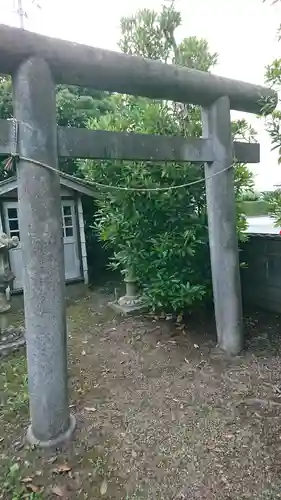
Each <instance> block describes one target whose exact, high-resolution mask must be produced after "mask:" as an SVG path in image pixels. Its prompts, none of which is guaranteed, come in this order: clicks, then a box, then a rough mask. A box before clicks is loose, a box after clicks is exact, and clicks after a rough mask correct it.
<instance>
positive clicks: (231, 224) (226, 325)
mask: <svg viewBox="0 0 281 500" xmlns="http://www.w3.org/2000/svg"><path fill="white" fill-rule="evenodd" d="M202 118H203V136H204V137H207V138H208V139H210V140H211V142H212V146H213V151H214V155H215V158H216V160H215V161H214V162H212V163H207V164H206V166H205V175H206V196H207V208H208V226H209V242H210V253H211V264H212V280H213V293H214V305H215V316H216V326H217V335H218V343H219V346H220V347H221V348H222V349H223V350H224V351H226V352H227V353H228V354H238V353H239V352H240V351H241V349H242V348H243V320H242V306H241V287H240V269H239V257H238V240H237V230H236V206H235V194H234V171H233V168H228V167H229V166H231V165H232V164H233V143H232V138H231V121H230V105H229V99H228V97H221V98H220V99H218V100H217V101H216V102H214V104H212V105H211V106H210V107H209V108H205V109H203V112H202ZM227 168H228V169H227ZM224 169H227V170H225V171H224V172H222V173H219V172H220V171H221V170H224ZM214 174H218V175H214ZM213 175H214V176H213ZM211 176H213V177H211ZM209 177H211V178H209Z"/></svg>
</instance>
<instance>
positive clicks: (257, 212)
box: [241, 200, 268, 217]
mask: <svg viewBox="0 0 281 500" xmlns="http://www.w3.org/2000/svg"><path fill="white" fill-rule="evenodd" d="M241 206H242V210H243V212H244V213H245V215H246V216H247V217H259V216H262V215H268V203H267V202H266V201H265V200H256V201H243V202H242V203H241Z"/></svg>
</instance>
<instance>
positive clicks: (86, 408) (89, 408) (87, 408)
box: [85, 406, 97, 411]
mask: <svg viewBox="0 0 281 500" xmlns="http://www.w3.org/2000/svg"><path fill="white" fill-rule="evenodd" d="M85 410H86V411H97V409H96V408H94V407H92V408H91V407H87V406H86V407H85Z"/></svg>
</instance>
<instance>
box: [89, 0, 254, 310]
mask: <svg viewBox="0 0 281 500" xmlns="http://www.w3.org/2000/svg"><path fill="white" fill-rule="evenodd" d="M180 24H181V15H180V13H179V12H178V11H177V10H176V9H175V6H174V3H173V2H172V3H170V4H169V6H164V7H163V8H162V10H161V12H156V11H154V10H148V9H144V10H139V11H138V12H137V13H136V15H134V16H132V17H130V18H123V19H122V20H121V32H122V38H121V40H120V48H121V49H122V51H123V52H126V53H130V54H137V55H142V56H145V57H150V58H152V59H159V60H161V61H163V62H164V63H170V62H176V63H178V64H181V65H185V66H189V67H193V68H196V69H202V70H205V71H206V70H210V69H211V67H212V66H213V65H214V64H215V63H216V61H217V54H212V53H210V51H209V47H208V44H207V42H206V41H205V40H200V39H197V38H195V37H187V38H185V39H184V40H183V41H182V42H181V43H179V44H177V43H176V38H175V31H176V29H177V28H178V27H179V26H180ZM110 103H111V105H112V111H111V112H109V113H107V114H106V115H104V116H102V117H100V118H94V119H91V120H90V121H89V124H88V126H89V128H91V129H103V130H111V131H120V132H121V131H122V132H138V133H144V134H156V135H157V134H158V135H171V136H177V135H181V136H184V137H187V136H196V137H200V136H201V132H202V130H201V118H200V109H199V108H198V107H196V106H193V105H183V104H180V103H170V102H167V101H159V100H158V101H157V100H154V101H152V100H149V99H145V98H140V97H131V96H126V95H113V96H111V98H110ZM233 131H234V132H235V133H236V134H240V135H244V136H247V137H249V135H251V133H252V131H251V130H250V131H249V129H248V127H247V124H246V122H245V121H243V120H242V121H241V122H240V123H236V124H233ZM81 169H82V171H83V173H84V174H85V175H86V176H87V178H89V179H91V180H93V181H97V182H100V183H104V184H107V185H110V186H112V187H114V186H115V187H116V186H122V187H124V188H129V189H130V188H135V189H140V188H143V187H144V188H146V189H149V188H153V189H155V188H161V189H162V188H163V187H166V188H168V189H167V190H166V191H156V192H155V191H154V192H136V191H133V192H132V191H130V190H127V191H126V190H119V191H118V190H116V189H109V190H107V191H103V193H104V197H103V199H101V200H100V201H99V211H98V213H97V217H96V220H95V225H96V227H97V229H98V231H99V234H100V237H101V239H102V241H104V243H105V244H106V245H108V246H110V247H111V248H113V249H114V251H115V254H114V259H113V263H112V264H113V266H114V267H119V268H121V269H122V270H125V269H127V270H128V269H133V270H134V272H135V274H136V276H137V278H138V280H139V282H140V284H141V287H142V292H143V294H144V295H145V296H146V298H147V300H148V301H149V303H150V305H151V306H152V307H154V308H158V309H159V308H161V309H162V308H163V309H166V310H173V311H181V310H183V309H185V308H187V307H189V308H190V307H191V306H192V305H194V304H196V303H198V302H200V301H202V299H203V298H204V297H207V296H209V295H210V288H211V287H210V281H211V274H210V263H209V250H208V235H207V215H206V200H205V189H204V183H203V182H202V183H197V184H193V185H190V186H188V187H185V188H178V189H170V188H171V187H172V188H176V186H179V185H181V184H188V183H192V182H194V181H196V180H198V179H200V178H202V179H203V176H204V173H203V166H202V165H194V164H188V163H185V164H178V163H159V164H156V163H151V162H120V161H118V162H117V161H110V160H108V161H103V162H99V163H98V162H93V161H86V162H83V164H82V166H81ZM235 179H236V180H235V189H236V196H237V199H239V196H240V193H241V192H242V190H243V189H245V188H246V187H248V188H249V189H250V188H252V187H253V181H252V177H251V174H250V173H249V171H248V169H247V168H246V167H245V166H244V165H238V166H237V168H236V170H235ZM237 222H238V230H239V231H240V233H241V234H242V230H243V229H244V228H245V218H244V217H243V215H242V214H241V213H238V215H237Z"/></svg>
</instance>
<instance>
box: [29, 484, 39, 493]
mask: <svg viewBox="0 0 281 500" xmlns="http://www.w3.org/2000/svg"><path fill="white" fill-rule="evenodd" d="M26 489H27V490H29V491H32V493H38V492H39V491H41V488H40V487H39V486H36V484H32V483H28V484H27V485H26Z"/></svg>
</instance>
